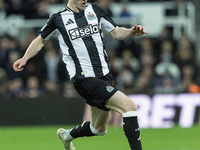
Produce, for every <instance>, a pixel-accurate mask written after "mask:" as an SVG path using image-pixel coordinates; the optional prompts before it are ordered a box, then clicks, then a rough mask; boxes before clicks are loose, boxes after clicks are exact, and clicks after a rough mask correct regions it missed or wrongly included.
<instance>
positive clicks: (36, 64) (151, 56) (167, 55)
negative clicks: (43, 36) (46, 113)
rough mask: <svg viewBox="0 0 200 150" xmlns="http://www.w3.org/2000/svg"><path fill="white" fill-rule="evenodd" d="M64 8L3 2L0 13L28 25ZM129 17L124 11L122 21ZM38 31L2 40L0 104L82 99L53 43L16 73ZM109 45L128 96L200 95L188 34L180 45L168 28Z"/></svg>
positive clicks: (30, 0) (33, 1) (35, 0)
mask: <svg viewBox="0 0 200 150" xmlns="http://www.w3.org/2000/svg"><path fill="white" fill-rule="evenodd" d="M132 1H134V0H132ZM135 1H148V0H135ZM149 1H152V0H149ZM63 2H64V0H46V1H39V0H26V1H25V0H7V1H5V0H0V12H1V11H4V12H6V14H7V15H9V14H22V15H24V17H25V18H26V19H38V18H46V19H48V17H49V14H48V11H47V9H48V8H47V6H48V5H49V4H51V3H63ZM112 2H115V1H114V0H113V1H112ZM98 3H99V5H101V7H102V8H104V9H105V10H106V11H107V12H108V13H109V14H110V15H111V16H112V11H111V10H110V9H109V4H110V2H109V1H105V0H99V1H98ZM33 6H34V7H33ZM129 15H130V14H129V13H128V12H125V11H124V10H122V13H121V17H123V16H129ZM38 31H39V29H32V30H29V32H28V33H27V35H26V37H25V38H23V39H20V38H16V37H12V36H9V35H1V37H0V98H27V97H28V98H37V97H41V96H64V97H78V94H77V93H76V91H75V89H74V87H73V84H72V82H71V81H70V79H69V76H68V73H67V71H66V67H65V64H64V63H63V62H62V54H61V52H60V48H59V44H58V41H57V39H55V38H51V39H50V40H49V41H48V42H47V43H46V44H45V46H44V48H43V49H42V51H41V52H40V53H39V54H38V55H37V56H35V57H34V58H32V59H31V60H30V61H29V62H28V63H27V65H26V66H25V68H24V70H23V71H22V72H14V70H13V69H12V65H13V63H14V61H16V60H17V59H19V58H21V57H22V56H23V54H24V52H25V51H26V49H27V47H28V45H29V44H30V43H31V41H32V40H33V39H34V38H35V37H36V36H37V35H38ZM108 42H109V43H108ZM105 45H106V48H107V53H108V55H109V56H110V63H111V65H112V73H113V77H114V84H115V86H116V87H117V88H118V89H120V90H122V91H123V92H125V93H126V94H149V95H153V94H155V93H183V92H184V93H200V71H199V70H200V65H199V64H197V63H196V61H195V59H196V56H195V51H196V49H195V46H194V43H192V42H191V41H190V39H189V38H188V36H187V34H186V33H185V32H184V30H183V31H182V36H181V38H180V39H179V40H175V39H174V38H173V36H172V29H171V28H170V27H164V28H163V29H162V31H160V35H159V36H158V37H154V38H152V37H151V38H150V37H148V35H147V36H142V37H140V38H133V39H130V40H126V41H115V40H112V39H111V38H110V37H109V36H106V39H105Z"/></svg>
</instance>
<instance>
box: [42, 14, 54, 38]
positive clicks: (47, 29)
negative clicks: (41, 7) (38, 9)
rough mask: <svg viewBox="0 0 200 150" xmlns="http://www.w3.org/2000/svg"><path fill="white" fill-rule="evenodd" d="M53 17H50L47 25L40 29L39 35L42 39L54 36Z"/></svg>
mask: <svg viewBox="0 0 200 150" xmlns="http://www.w3.org/2000/svg"><path fill="white" fill-rule="evenodd" d="M55 17H56V16H55V15H54V14H53V15H50V17H49V19H48V20H47V23H46V24H45V25H44V26H43V27H42V28H41V30H40V34H41V36H42V38H43V39H45V40H48V39H49V38H50V37H51V36H52V35H55V32H56V31H57V30H56V25H55Z"/></svg>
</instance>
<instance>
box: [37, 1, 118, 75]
mask: <svg viewBox="0 0 200 150" xmlns="http://www.w3.org/2000/svg"><path fill="white" fill-rule="evenodd" d="M115 27H116V24H115V23H114V22H113V20H112V19H111V18H110V17H109V16H108V14H107V13H105V12H104V11H103V10H102V9H101V8H100V7H98V6H97V5H95V4H89V3H88V4H87V6H86V7H85V9H84V11H82V12H80V13H76V12H74V11H72V10H71V9H70V8H68V7H65V9H64V10H62V11H59V12H58V13H55V14H53V15H51V16H50V18H49V20H48V21H47V24H46V25H45V26H44V27H43V28H42V29H41V36H42V38H43V39H45V40H47V39H48V38H49V37H50V36H51V35H53V33H55V31H56V32H57V33H58V40H59V43H60V47H61V50H62V53H63V61H64V62H65V64H66V68H67V70H68V72H69V75H70V78H73V77H75V78H85V77H100V76H104V75H106V74H108V73H109V71H110V69H109V68H110V67H109V62H108V56H107V54H106V51H105V47H104V44H103V31H105V32H110V31H112V30H113V29H114V28H115Z"/></svg>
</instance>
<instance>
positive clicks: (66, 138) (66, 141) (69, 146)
mask: <svg viewBox="0 0 200 150" xmlns="http://www.w3.org/2000/svg"><path fill="white" fill-rule="evenodd" d="M56 134H57V136H58V137H59V138H60V139H61V140H62V142H63V145H64V148H65V150H75V147H74V145H73V143H72V139H73V138H72V136H71V135H70V134H69V130H65V129H63V128H60V129H58V131H57V133H56Z"/></svg>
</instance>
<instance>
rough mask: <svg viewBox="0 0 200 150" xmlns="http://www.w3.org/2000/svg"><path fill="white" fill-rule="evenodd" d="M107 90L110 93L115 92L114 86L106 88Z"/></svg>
mask: <svg viewBox="0 0 200 150" xmlns="http://www.w3.org/2000/svg"><path fill="white" fill-rule="evenodd" d="M106 90H107V91H108V92H109V93H110V92H112V91H113V90H114V87H112V86H106Z"/></svg>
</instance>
